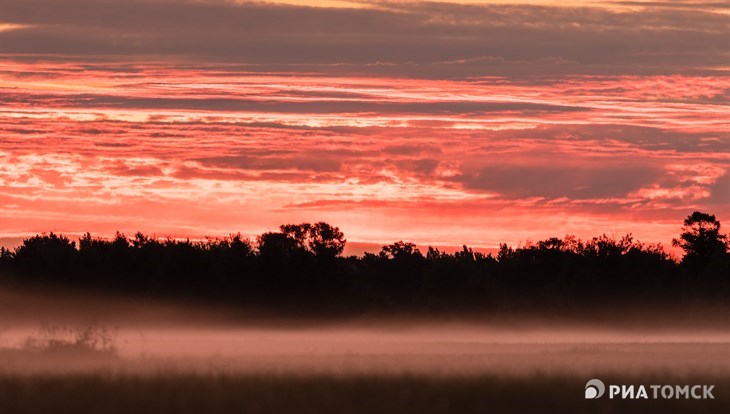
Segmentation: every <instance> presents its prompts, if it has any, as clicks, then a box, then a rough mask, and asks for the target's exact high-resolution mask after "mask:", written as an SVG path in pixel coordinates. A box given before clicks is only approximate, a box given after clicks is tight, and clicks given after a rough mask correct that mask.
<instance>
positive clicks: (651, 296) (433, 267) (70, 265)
mask: <svg viewBox="0 0 730 414" xmlns="http://www.w3.org/2000/svg"><path fill="white" fill-rule="evenodd" d="M683 225H684V226H683V227H682V230H681V234H680V235H679V237H678V238H677V239H675V240H674V241H673V244H674V245H675V246H677V247H680V248H682V249H683V250H684V252H685V255H684V257H683V259H682V260H681V261H676V260H675V259H674V258H672V257H671V256H670V255H669V254H668V253H667V252H666V251H665V250H664V248H663V247H662V246H661V245H659V244H645V243H641V242H639V241H637V240H634V238H633V237H632V236H631V235H630V234H628V235H626V236H623V237H620V238H616V237H610V236H606V235H602V236H598V237H594V238H592V239H589V240H580V239H578V238H576V237H574V236H566V237H563V238H549V239H546V240H542V241H539V242H536V243H530V244H528V245H526V246H522V247H518V248H513V247H510V246H508V245H506V244H502V245H500V248H499V250H498V251H497V252H496V254H484V253H480V252H475V251H473V250H472V249H471V248H469V247H467V246H463V248H462V249H461V250H460V251H457V252H455V253H446V252H443V251H440V250H439V249H437V248H433V247H428V248H427V249H426V250H425V251H422V250H421V249H419V248H418V246H416V245H415V244H413V243H409V242H403V241H399V242H395V243H392V244H387V245H384V246H383V247H382V249H381V250H380V252H379V253H365V254H364V255H362V256H359V257H356V256H349V257H345V256H343V255H342V253H343V250H344V247H345V244H346V240H345V237H344V234H343V233H342V232H341V231H340V230H339V229H338V228H337V227H333V226H331V225H329V224H327V223H323V222H319V223H314V224H309V223H304V224H289V225H283V226H281V227H280V228H279V231H276V232H267V233H264V234H261V235H259V236H258V237H256V239H255V240H249V239H247V238H245V237H243V236H241V235H240V234H232V235H230V236H228V237H223V238H208V239H206V240H203V241H191V240H178V239H173V238H167V239H160V238H156V237H150V236H147V235H144V234H142V233H137V234H135V235H134V237H127V236H125V235H124V234H121V233H117V234H116V236H115V237H114V238H112V239H104V238H99V237H93V236H92V235H91V234H89V233H87V234H85V235H84V236H83V237H81V238H80V239H79V240H78V244H77V243H76V242H75V241H72V240H70V239H69V238H68V237H66V236H63V235H58V234H55V233H48V234H41V235H36V236H33V237H29V238H27V239H25V240H23V242H22V244H21V245H20V246H18V247H17V248H15V249H13V250H8V249H5V248H2V249H0V281H5V282H8V283H16V284H33V283H35V284H43V285H47V284H51V285H61V286H64V287H70V288H83V289H93V290H102V291H109V292H116V293H124V294H142V295H151V296H162V297H181V298H195V299H201V300H212V301H216V302H225V303H240V304H242V305H250V306H260V307H269V308H272V309H281V310H284V309H286V310H295V311H301V312H307V311H312V310H325V311H326V310H354V311H355V310H390V309H408V310H413V311H431V310H433V311H444V310H446V311H470V310H489V309H535V308H545V307H547V308H561V309H562V308H564V309H573V308H574V309H579V308H582V307H585V306H604V305H612V306H616V305H618V306H623V305H626V306H628V305H630V304H648V303H657V304H677V303H687V302H697V301H701V302H718V303H723V302H727V299H729V298H730V255H729V254H728V240H727V237H726V236H725V235H723V234H722V233H721V232H720V223H719V222H718V221H717V220H716V219H715V217H714V216H713V215H710V214H706V213H701V212H694V213H692V214H691V215H689V216H688V217H687V218H686V219H685V220H684V223H683Z"/></svg>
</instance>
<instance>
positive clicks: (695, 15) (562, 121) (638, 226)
mask: <svg viewBox="0 0 730 414" xmlns="http://www.w3.org/2000/svg"><path fill="white" fill-rule="evenodd" d="M283 3H286V4H283ZM283 3H278V4H277V3H252V2H246V1H213V0H201V1H174V2H173V1H163V0H131V1H112V0H96V1H92V0H87V1H81V0H4V1H3V2H2V5H0V57H1V61H0V97H1V98H0V240H5V241H6V244H7V243H9V242H8V241H9V240H15V239H14V238H17V237H22V236H26V235H29V234H34V233H37V232H43V231H54V232H62V233H68V234H79V233H82V232H86V231H90V232H92V233H94V234H98V235H111V234H113V233H114V232H115V231H117V230H120V231H123V232H127V233H132V232H134V231H137V230H140V231H143V232H147V233H157V234H159V235H173V236H182V237H186V236H190V237H202V236H204V235H225V234H228V233H230V232H239V231H240V232H242V233H244V234H247V235H255V234H257V233H260V232H263V231H266V230H272V229H275V228H277V227H278V225H279V224H283V223H297V222H302V221H319V220H324V221H327V222H329V223H331V224H333V225H336V226H339V227H340V228H341V229H342V230H343V231H344V232H345V234H346V236H347V238H348V240H350V241H353V242H362V243H376V244H377V243H383V242H390V241H395V240H400V239H404V240H411V241H414V242H416V243H418V244H420V245H426V244H435V245H441V246H450V245H451V246H453V245H460V244H462V243H466V244H469V245H472V246H478V247H487V248H489V247H494V246H496V245H497V244H498V243H499V242H508V243H510V244H513V245H516V244H519V243H524V242H526V241H529V240H538V239H541V238H545V237H549V236H562V235H565V234H576V235H578V236H579V237H584V238H585V237H590V236H594V235H598V234H601V233H608V234H613V235H621V234H623V233H626V232H632V233H634V235H635V236H637V237H638V238H639V239H641V240H642V241H648V242H662V243H664V244H665V245H668V244H669V242H670V240H671V238H672V237H674V236H676V235H677V233H678V232H679V228H680V226H681V220H682V219H683V218H684V217H685V216H687V215H688V214H689V213H691V212H692V211H693V210H696V209H698V210H703V211H707V212H710V213H714V214H716V215H717V216H718V218H719V219H720V220H723V219H728V217H729V216H730V214H729V213H730V208H729V207H730V183H729V182H728V168H729V160H730V137H729V135H728V120H729V119H730V110H729V109H728V90H730V79H729V78H728V76H727V75H728V70H729V69H730V68H729V67H728V57H729V56H728V55H729V53H728V48H727V36H728V32H727V18H728V7H727V3H716V2H701V3H700V2H629V1H623V2H621V1H617V2H605V1H603V2H583V3H582V5H581V2H546V1H525V2H516V1H507V2H492V1H476V0H474V1H462V2H459V1H451V2H445V3H426V2H417V1H410V2H374V1H370V2H364V1H347V2H344V1H324V2H300V1H286V2H283ZM586 4H587V5H588V6H586ZM312 6H316V7H312Z"/></svg>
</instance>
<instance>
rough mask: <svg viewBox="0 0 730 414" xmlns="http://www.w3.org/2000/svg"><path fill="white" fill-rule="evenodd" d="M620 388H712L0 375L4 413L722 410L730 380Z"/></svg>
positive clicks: (497, 380)
mask: <svg viewBox="0 0 730 414" xmlns="http://www.w3.org/2000/svg"><path fill="white" fill-rule="evenodd" d="M603 380H604V382H606V383H607V384H608V383H619V384H622V383H624V384H637V385H638V384H646V385H647V386H648V385H649V384H656V383H658V384H674V383H679V384H693V383H707V382H708V381H709V382H711V383H713V384H715V392H714V395H715V399H714V400H692V399H689V400H685V399H680V400H677V399H672V400H663V399H659V400H651V399H650V400H623V401H622V400H616V399H613V400H612V399H608V395H604V396H603V397H602V398H601V399H598V400H586V399H585V398H584V386H585V382H586V380H585V378H582V377H581V378H576V377H570V376H542V375H539V374H537V375H534V376H531V377H523V378H510V377H499V376H476V377H468V376H467V377H440V376H430V377H429V376H408V375H401V376H378V375H357V376H344V377H343V376H332V375H315V376H306V375H303V376H297V375H293V376H292V375H290V376H277V375H265V376H262V375H236V376H205V375H194V374H179V375H174V374H168V375H162V376H132V375H130V376H113V375H104V374H79V375H65V376H53V375H50V376H22V375H21V376H7V375H5V376H2V377H0V412H2V413H7V414H12V413H73V414H76V413H108V414H113V413H125V414H126V413H172V412H174V413H368V414H371V413H480V414H481V413H488V412H499V413H531V412H540V413H551V412H552V413H568V412H574V413H589V412H591V413H614V412H616V413H634V412H636V413H639V412H641V413H674V412H677V413H680V412H681V413H727V412H730V398H729V397H730V392H728V390H730V378H720V379H718V378H687V377H681V378H674V379H672V378H668V377H666V376H642V377H616V376H614V377H606V378H603Z"/></svg>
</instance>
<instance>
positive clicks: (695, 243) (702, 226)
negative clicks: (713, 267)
mask: <svg viewBox="0 0 730 414" xmlns="http://www.w3.org/2000/svg"><path fill="white" fill-rule="evenodd" d="M672 245H674V246H676V247H680V248H682V250H684V252H685V255H684V258H683V259H682V262H683V263H684V264H687V265H688V266H690V267H692V268H695V269H697V268H701V267H704V266H705V265H706V264H707V263H709V262H710V261H711V260H712V259H713V258H718V257H721V256H724V255H726V254H727V249H728V244H727V236H725V235H724V234H721V233H720V222H719V221H717V220H716V219H715V216H714V215H711V214H707V213H701V212H699V211H695V212H694V213H692V214H690V215H689V216H687V218H686V219H684V226H683V227H682V234H680V236H679V239H674V240H672Z"/></svg>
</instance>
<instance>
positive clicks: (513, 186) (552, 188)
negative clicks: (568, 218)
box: [454, 161, 662, 200]
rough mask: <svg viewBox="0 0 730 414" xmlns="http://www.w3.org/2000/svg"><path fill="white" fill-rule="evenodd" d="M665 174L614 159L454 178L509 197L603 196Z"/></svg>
mask: <svg viewBox="0 0 730 414" xmlns="http://www.w3.org/2000/svg"><path fill="white" fill-rule="evenodd" d="M661 175H662V170H661V169H660V168H657V167H654V166H647V165H640V164H622V163H615V162H610V163H609V162H605V161H604V162H603V163H595V164H594V163H590V164H582V165H561V164H560V163H559V162H558V163H555V164H549V165H539V164H537V165H536V164H532V163H531V164H516V165H515V164H512V165H510V164H507V165H505V164H502V165H499V164H497V165H487V166H484V167H481V168H479V169H478V170H477V171H475V172H473V173H466V174H462V175H459V176H456V177H454V181H456V182H459V183H461V184H462V185H463V186H464V187H465V188H466V189H469V190H479V191H488V192H494V193H497V194H499V195H501V196H502V197H507V198H530V197H548V198H561V197H567V198H570V199H579V200H580V199H594V198H597V199H600V198H612V197H624V196H626V195H627V194H628V193H629V192H631V191H632V190H635V189H637V188H640V187H642V186H644V185H647V184H650V183H652V182H654V181H655V180H657V179H658V178H659V177H660V176H661Z"/></svg>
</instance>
